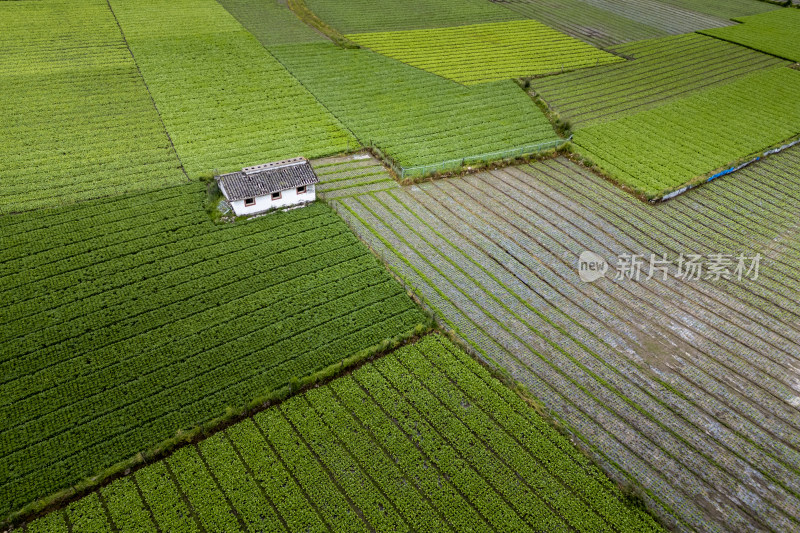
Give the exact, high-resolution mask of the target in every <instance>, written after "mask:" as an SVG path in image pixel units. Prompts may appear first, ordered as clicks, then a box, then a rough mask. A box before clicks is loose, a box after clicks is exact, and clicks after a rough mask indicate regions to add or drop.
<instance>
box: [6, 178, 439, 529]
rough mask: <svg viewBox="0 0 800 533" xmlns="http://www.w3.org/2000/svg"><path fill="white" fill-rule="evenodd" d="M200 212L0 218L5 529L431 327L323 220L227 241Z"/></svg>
mask: <svg viewBox="0 0 800 533" xmlns="http://www.w3.org/2000/svg"><path fill="white" fill-rule="evenodd" d="M203 196H204V186H203V185H201V184H197V185H188V186H183V187H173V188H171V189H167V190H165V191H160V192H154V193H148V194H142V195H136V196H130V197H118V198H115V199H109V200H104V201H95V202H88V203H84V204H81V205H79V206H76V207H74V208H70V209H62V210H51V211H46V212H42V213H39V212H37V213H32V214H25V215H16V216H6V217H2V218H0V235H2V241H3V249H2V251H1V252H0V281H2V284H1V285H0V286H2V292H0V294H1V295H2V300H1V301H2V305H0V325H1V326H2V327H0V354H2V357H1V358H0V371H1V372H0V374H2V378H0V398H2V402H0V451H2V453H0V457H1V458H0V492H2V494H3V498H2V499H1V500H0V515H2V516H3V517H5V516H7V515H8V513H9V512H11V511H14V510H17V509H19V508H20V507H22V506H23V505H25V504H27V503H29V502H31V501H32V500H33V499H35V498H39V497H43V496H46V495H48V494H50V493H52V492H55V491H56V490H57V489H60V488H63V487H66V486H69V485H71V484H73V483H75V482H77V481H79V480H82V479H83V478H85V477H88V476H90V475H93V474H95V473H97V472H98V471H99V470H101V469H103V468H106V467H109V466H111V465H113V464H115V463H117V462H119V461H123V460H126V459H128V458H130V457H132V456H133V455H135V454H136V453H137V452H140V451H149V450H150V449H151V448H153V447H155V446H157V445H159V444H160V443H161V442H162V441H164V440H166V439H169V438H171V437H173V436H174V435H175V432H176V431H177V430H178V429H180V428H183V429H188V428H191V427H194V426H197V425H200V424H204V423H206V422H209V421H211V420H213V419H216V418H218V417H221V416H223V415H225V414H226V409H227V408H228V407H233V408H242V407H244V406H246V405H247V404H249V402H251V401H252V400H254V399H256V398H258V397H265V396H269V395H270V394H278V393H280V391H283V392H286V390H287V388H288V387H290V385H291V383H292V380H293V379H300V378H303V377H304V376H307V375H309V374H312V373H314V372H316V371H320V370H323V369H326V368H328V367H331V366H332V365H335V366H336V368H339V367H340V365H341V364H342V360H343V359H345V358H348V357H351V356H354V355H355V354H357V353H359V352H360V351H362V350H368V349H372V348H373V347H375V346H377V345H379V344H381V343H382V342H383V341H384V339H390V338H392V337H396V336H406V335H410V334H411V333H412V332H413V331H414V330H415V328H417V327H418V326H420V325H421V324H424V323H426V322H427V319H426V317H425V315H424V314H423V313H422V312H421V311H420V310H419V309H417V308H416V307H415V306H414V304H413V302H412V301H411V299H410V298H409V297H408V296H407V295H406V294H405V292H404V291H403V289H402V287H400V285H399V284H397V283H396V282H395V281H394V280H393V279H391V278H390V277H389V275H388V274H387V273H386V271H385V270H384V268H383V267H382V266H381V265H380V264H379V263H378V261H377V260H376V259H375V258H374V257H373V256H372V255H371V254H370V253H369V251H368V250H367V249H366V248H365V247H364V246H363V245H362V244H361V243H360V242H359V241H358V239H357V238H356V237H355V236H354V235H353V234H352V233H351V232H350V231H349V230H348V228H347V227H346V226H345V224H344V223H343V222H342V221H341V220H340V219H339V217H337V216H336V215H335V214H334V213H333V212H331V211H330V210H329V209H328V208H326V207H325V206H324V205H321V204H315V205H313V206H310V207H307V208H305V209H300V210H294V211H291V212H289V213H276V214H273V215H270V216H268V217H263V218H259V219H257V220H253V221H250V222H245V223H240V224H235V225H226V226H224V227H218V226H214V225H213V224H212V223H211V222H210V221H209V219H208V216H207V215H206V213H205V212H204V211H203V210H202V207H201V199H202V197H203ZM420 327H421V326H420Z"/></svg>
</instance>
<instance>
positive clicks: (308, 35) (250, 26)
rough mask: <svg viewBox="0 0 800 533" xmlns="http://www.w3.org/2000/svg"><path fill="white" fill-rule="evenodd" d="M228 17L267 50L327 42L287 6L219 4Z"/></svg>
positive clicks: (248, 1)
mask: <svg viewBox="0 0 800 533" xmlns="http://www.w3.org/2000/svg"><path fill="white" fill-rule="evenodd" d="M218 1H219V3H220V4H221V5H222V7H224V8H225V9H226V10H227V11H228V13H230V14H231V15H233V16H234V17H235V18H236V20H238V21H239V23H241V25H242V26H244V27H245V28H246V29H247V31H249V32H250V33H252V34H253V37H255V38H256V39H258V40H259V41H260V42H261V43H262V44H263V45H264V46H272V45H276V44H289V43H313V42H318V41H323V42H324V41H325V40H326V39H325V37H324V36H323V35H322V34H321V33H319V32H317V31H315V30H314V29H312V28H311V27H309V26H308V25H307V24H304V23H303V22H302V21H301V20H300V19H298V18H297V17H296V16H295V14H294V13H292V12H291V11H290V10H289V8H288V7H286V5H285V2H284V3H281V2H278V1H277V0H271V1H265V0H218Z"/></svg>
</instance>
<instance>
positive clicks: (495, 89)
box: [270, 43, 556, 167]
mask: <svg viewBox="0 0 800 533" xmlns="http://www.w3.org/2000/svg"><path fill="white" fill-rule="evenodd" d="M270 51H271V52H272V53H273V54H274V55H275V57H277V58H278V60H279V61H280V62H281V63H282V64H283V65H284V66H285V67H286V68H287V69H288V70H289V72H291V73H292V74H293V75H294V76H297V78H298V79H299V80H300V81H301V82H302V83H303V85H304V86H305V87H306V88H307V89H308V90H309V91H311V93H312V94H313V95H314V96H315V97H316V98H317V99H319V101H320V102H322V104H323V105H324V106H325V107H326V108H327V109H329V110H330V111H331V113H333V114H334V115H335V116H336V117H337V118H338V119H339V120H340V121H342V123H343V124H344V125H345V126H347V127H348V128H349V129H350V130H351V131H353V133H354V134H355V135H356V137H358V139H359V141H361V142H362V143H364V144H373V145H376V146H377V147H378V148H380V150H381V151H383V152H384V153H385V154H387V155H388V156H389V157H391V158H392V159H393V160H394V161H396V162H397V163H398V164H399V165H400V166H404V167H405V166H416V165H425V164H430V163H438V162H440V161H446V160H449V159H461V158H463V157H469V156H471V155H477V154H483V153H486V152H493V151H497V150H505V149H512V148H517V147H520V146H523V145H526V144H532V143H538V142H545V141H551V140H554V139H556V134H555V132H554V131H553V128H552V126H551V125H550V123H549V122H548V121H547V119H546V118H545V117H544V115H543V114H542V112H541V111H540V110H539V108H537V107H536V105H535V104H534V103H533V102H532V101H531V100H530V98H528V97H527V96H526V95H525V93H524V92H522V91H521V90H520V88H519V87H518V86H517V85H516V84H514V83H513V82H511V81H498V82H493V83H486V84H481V85H478V86H474V87H470V88H467V87H464V86H462V85H459V84H457V83H455V82H452V81H449V80H445V79H442V78H440V77H439V76H436V75H433V74H430V73H427V72H424V71H421V70H419V69H415V68H413V67H410V66H408V65H405V64H403V63H401V62H399V61H396V60H394V59H390V58H387V57H384V56H382V55H380V54H376V53H375V52H371V51H369V50H345V49H341V48H338V47H336V46H334V45H333V44H322V43H320V44H305V45H293V46H275V47H272V48H270ZM364 102H369V104H368V105H364ZM442 124H447V129H443V128H442Z"/></svg>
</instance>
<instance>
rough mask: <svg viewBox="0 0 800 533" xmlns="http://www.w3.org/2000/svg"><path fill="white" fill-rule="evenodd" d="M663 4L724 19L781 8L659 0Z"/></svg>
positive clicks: (744, 0)
mask: <svg viewBox="0 0 800 533" xmlns="http://www.w3.org/2000/svg"><path fill="white" fill-rule="evenodd" d="M658 1H659V2H661V3H662V4H669V5H671V6H675V7H679V8H683V9H688V10H690V11H697V12H699V13H705V14H707V15H712V16H715V17H719V18H723V19H732V18H736V17H744V16H747V15H757V14H759V13H766V12H768V11H775V10H777V9H780V6H778V5H776V4H772V3H769V2H761V1H759V0H726V1H725V2H718V1H717V0H658Z"/></svg>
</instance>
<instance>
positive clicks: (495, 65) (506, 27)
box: [347, 20, 622, 85]
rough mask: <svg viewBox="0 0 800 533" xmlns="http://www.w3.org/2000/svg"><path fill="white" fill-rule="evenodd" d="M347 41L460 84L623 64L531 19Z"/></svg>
mask: <svg viewBox="0 0 800 533" xmlns="http://www.w3.org/2000/svg"><path fill="white" fill-rule="evenodd" d="M347 37H348V38H349V39H350V40H351V41H353V42H356V43H358V44H360V45H362V46H365V47H367V48H370V49H372V50H374V51H376V52H378V53H380V54H383V55H385V56H388V57H391V58H393V59H397V60H398V61H402V62H403V63H407V64H409V65H411V66H413V67H416V68H419V69H422V70H426V71H428V72H432V73H433V74H437V75H439V76H442V77H444V78H448V79H451V80H453V81H457V82H459V83H463V84H465V85H474V84H477V83H485V82H487V81H497V80H505V79H510V78H520V77H524V76H534V75H539V74H547V73H552V72H558V71H564V70H574V69H579V68H583V67H589V66H592V67H594V66H599V65H605V64H608V63H615V62H620V61H622V58H619V57H615V56H613V55H611V54H609V53H607V52H603V51H601V50H598V49H597V48H594V47H592V46H589V45H587V44H585V43H582V42H580V41H578V40H577V39H574V38H572V37H569V36H568V35H565V34H563V33H561V32H558V31H556V30H554V29H552V28H549V27H547V26H545V25H544V24H542V23H541V22H537V21H535V20H523V21H515V22H499V23H494V24H474V25H470V26H458V27H455V28H437V29H432V30H414V31H399V32H381V33H360V34H351V35H348V36H347Z"/></svg>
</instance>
